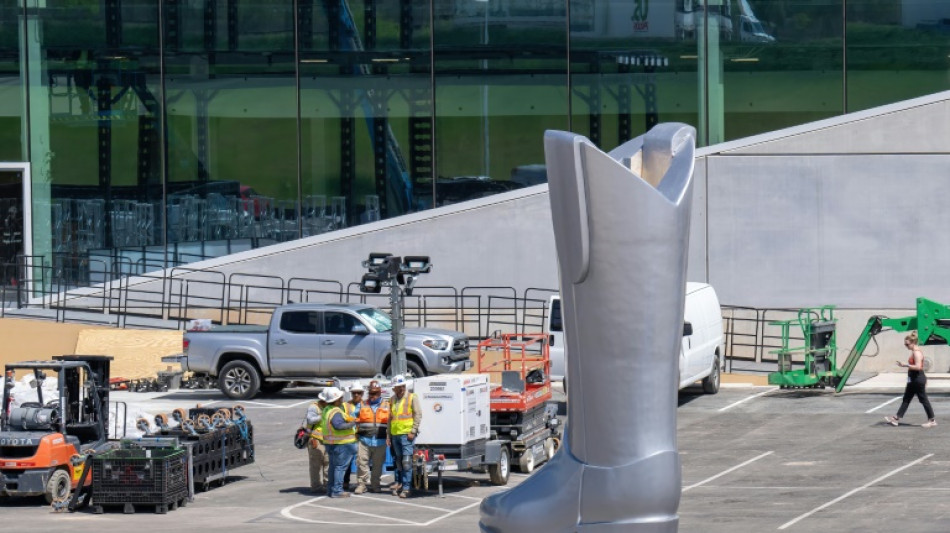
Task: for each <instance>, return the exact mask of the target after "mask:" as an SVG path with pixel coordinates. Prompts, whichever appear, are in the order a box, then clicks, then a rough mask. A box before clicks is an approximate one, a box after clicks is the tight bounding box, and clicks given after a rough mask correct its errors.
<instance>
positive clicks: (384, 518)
mask: <svg viewBox="0 0 950 533" xmlns="http://www.w3.org/2000/svg"><path fill="white" fill-rule="evenodd" d="M309 506H310V507H317V508H320V509H327V510H330V511H339V512H341V513H351V514H356V515H360V516H368V517H370V518H379V519H381V520H393V521H396V522H402V523H403V524H409V525H411V526H423V525H425V524H420V523H419V522H413V521H412V520H403V519H402V518H396V517H394V516H382V515H378V514H372V513H364V512H362V511H354V510H352V509H344V508H342V507H330V506H328V505H314V504H309ZM353 525H356V526H358V525H362V524H353Z"/></svg>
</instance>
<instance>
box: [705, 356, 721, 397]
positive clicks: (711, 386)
mask: <svg viewBox="0 0 950 533" xmlns="http://www.w3.org/2000/svg"><path fill="white" fill-rule="evenodd" d="M719 378H720V376H719V355H718V354H717V355H716V357H715V358H713V368H712V372H710V373H709V375H708V376H706V377H705V378H703V392H705V393H706V394H716V393H717V392H719Z"/></svg>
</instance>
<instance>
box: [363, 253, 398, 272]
mask: <svg viewBox="0 0 950 533" xmlns="http://www.w3.org/2000/svg"><path fill="white" fill-rule="evenodd" d="M392 255H393V254H387V253H380V252H372V253H370V254H369V259H367V260H366V261H363V268H368V269H370V270H377V269H382V268H386V266H387V265H388V263H389V258H390V257H392Z"/></svg>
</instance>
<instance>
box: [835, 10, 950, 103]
mask: <svg viewBox="0 0 950 533" xmlns="http://www.w3.org/2000/svg"><path fill="white" fill-rule="evenodd" d="M847 6H848V12H847V16H848V26H847V32H848V35H847V44H848V50H847V58H848V64H847V74H848V111H859V110H862V109H867V108H870V107H874V106H879V105H883V104H888V103H892V102H897V101H901V100H906V99H909V98H915V97H918V96H923V95H926V94H931V93H935V92H939V91H945V90H947V89H950V1H948V0H919V1H910V2H901V3H900V4H897V3H895V2H883V1H880V0H848V4H847Z"/></svg>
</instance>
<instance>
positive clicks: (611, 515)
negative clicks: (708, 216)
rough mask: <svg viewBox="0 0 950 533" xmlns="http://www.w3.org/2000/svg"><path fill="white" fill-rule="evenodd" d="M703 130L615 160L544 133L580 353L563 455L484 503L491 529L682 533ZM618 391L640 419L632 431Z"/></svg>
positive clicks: (681, 128)
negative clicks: (685, 373) (690, 277)
mask: <svg viewBox="0 0 950 533" xmlns="http://www.w3.org/2000/svg"><path fill="white" fill-rule="evenodd" d="M695 135H696V133H695V130H694V129H693V128H691V127H689V126H686V125H684V124H659V125H657V126H655V127H654V128H653V129H651V130H650V131H649V132H648V133H647V134H646V135H643V136H641V137H638V138H636V139H633V140H631V141H628V142H626V143H624V144H623V145H622V146H620V147H618V148H616V149H614V150H613V151H611V152H610V154H606V153H604V152H602V151H600V150H599V149H598V148H596V147H595V146H594V145H593V144H592V143H591V142H590V141H589V140H588V139H586V138H584V137H582V136H580V135H576V134H573V133H567V132H557V131H549V132H547V133H546V134H545V136H544V147H545V162H546V166H547V169H548V191H549V193H548V196H549V199H550V201H551V212H552V219H553V223H554V240H555V244H556V246H557V254H558V265H559V270H560V274H561V304H562V305H561V316H562V322H563V325H564V334H565V349H566V351H567V352H568V353H572V354H583V355H584V357H568V358H567V365H568V368H567V374H568V375H570V376H571V391H570V394H571V401H570V402H568V404H567V410H568V423H567V424H566V427H565V428H564V439H563V441H562V445H563V446H564V449H563V450H561V451H559V452H558V453H557V454H555V455H554V457H553V458H552V459H551V460H550V461H548V464H547V465H545V467H544V468H541V469H539V470H538V471H536V472H535V473H534V474H533V475H531V476H530V477H529V478H527V479H526V480H524V481H523V482H522V483H521V484H520V485H518V486H517V487H514V488H512V489H511V490H508V491H504V492H500V493H496V494H493V495H491V496H489V497H487V498H485V499H484V500H483V501H482V504H481V509H480V511H481V521H480V523H479V526H480V528H481V531H483V532H490V533H498V532H502V531H505V532H507V531H550V532H580V531H594V530H596V531H597V532H598V533H605V532H609V533H614V532H620V531H623V532H624V533H675V532H676V530H677V526H678V522H679V517H678V516H677V508H678V506H679V500H680V493H681V491H682V471H681V466H680V459H679V453H678V452H677V449H676V406H677V385H678V383H679V368H678V366H679V365H678V363H679V353H680V350H681V349H682V339H683V305H684V302H685V299H686V293H685V286H686V256H687V248H688V247H687V243H688V238H689V225H690V212H691V210H692V206H691V203H692V181H693V178H692V172H693V165H694V159H693V158H694V153H695ZM641 148H642V150H641ZM631 169H632V170H631ZM618 332H623V334H622V335H620V334H618ZM618 390H623V391H626V392H625V394H624V406H625V410H626V411H627V412H629V413H636V415H631V416H628V417H624V420H623V422H622V423H618V421H617V418H616V416H615V414H614V412H613V409H612V408H611V407H612V406H615V405H616V391H618Z"/></svg>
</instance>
